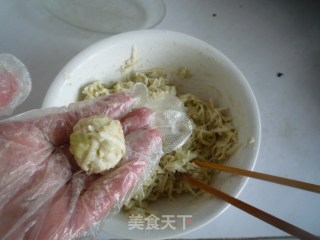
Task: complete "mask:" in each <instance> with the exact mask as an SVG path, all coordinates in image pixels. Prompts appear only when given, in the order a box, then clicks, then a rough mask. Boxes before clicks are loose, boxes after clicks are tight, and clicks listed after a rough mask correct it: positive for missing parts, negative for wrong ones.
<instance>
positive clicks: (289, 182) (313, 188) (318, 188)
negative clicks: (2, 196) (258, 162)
mask: <svg viewBox="0 0 320 240" xmlns="http://www.w3.org/2000/svg"><path fill="white" fill-rule="evenodd" d="M193 162H194V163H196V164H197V165H199V166H201V167H207V168H211V169H214V170H219V171H224V172H229V173H234V174H238V175H243V176H247V177H252V178H256V179H260V180H264V181H268V182H273V183H278V184H282V185H286V186H290V187H294V188H299V189H303V190H306V191H310V192H315V193H320V185H316V184H312V183H307V182H301V181H297V180H293V179H289V178H283V177H278V176H273V175H269V174H264V173H259V172H253V171H249V170H244V169H240V168H234V167H228V166H224V165H220V164H216V163H211V162H206V161H202V160H199V159H195V160H193Z"/></svg>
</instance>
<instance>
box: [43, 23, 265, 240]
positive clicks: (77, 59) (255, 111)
mask: <svg viewBox="0 0 320 240" xmlns="http://www.w3.org/2000/svg"><path fill="white" fill-rule="evenodd" d="M146 34H148V35H150V34H155V35H162V34H165V35H166V36H168V35H169V34H170V35H172V37H177V38H184V39H186V40H187V41H194V42H196V43H198V44H199V45H200V46H202V47H206V48H208V49H211V50H213V51H214V52H215V53H217V54H218V55H219V57H221V58H222V59H223V61H225V62H226V63H227V64H228V66H229V67H231V68H232V70H233V71H234V72H235V73H236V74H237V76H238V77H239V79H241V84H242V85H243V86H244V88H245V90H246V93H247V94H248V97H249V99H250V100H251V106H250V109H251V111H252V115H253V117H254V119H253V122H254V124H255V130H254V135H255V136H254V140H255V149H254V150H253V152H254V154H253V155H252V157H251V159H252V161H251V162H250V164H249V166H248V167H247V168H246V169H249V170H253V169H254V167H255V165H256V162H257V158H258V154H259V150H260V144H261V118H260V112H259V107H258V103H257V100H256V98H255V96H254V94H253V91H252V89H251V87H250V84H249V82H248V81H247V79H246V78H245V76H244V75H243V73H242V72H241V71H240V69H239V68H238V67H237V66H236V65H235V64H234V63H233V62H232V61H231V60H230V59H229V58H228V57H227V56H226V55H225V54H223V53H222V52H220V51H219V50H218V49H216V48H215V47H213V46H212V45H210V44H209V43H207V42H205V41H203V40H201V39H198V38H196V37H193V36H190V35H187V34H185V33H181V32H175V31H169V30H163V29H146V30H136V31H129V32H125V33H120V34H116V35H113V36H111V37H108V38H105V39H102V40H100V41H98V42H96V43H94V44H93V45H91V46H89V47H87V48H85V49H84V50H82V51H81V52H79V53H78V54H77V55H75V56H74V57H73V58H72V59H71V60H70V61H69V62H68V63H67V64H66V65H65V66H64V67H63V68H62V69H61V70H60V72H59V73H58V75H57V76H56V77H55V79H54V80H53V82H52V83H51V85H50V87H49V89H48V91H47V93H46V96H45V98H44V101H43V103H42V107H43V108H44V107H48V106H51V104H50V103H51V101H52V99H54V94H55V91H54V90H55V89H57V88H59V86H61V85H62V84H63V82H64V81H66V80H65V78H64V74H65V72H69V69H74V68H76V67H77V66H78V65H79V63H81V62H82V61H83V60H85V59H86V58H88V57H90V55H92V53H93V52H96V51H98V50H99V49H101V47H106V46H109V45H111V44H114V43H116V42H118V41H123V40H124V39H135V38H137V37H141V36H145V35H146ZM243 179H244V180H243V181H242V182H241V185H239V187H238V188H237V189H236V190H235V191H234V195H233V196H234V197H238V196H239V195H240V194H241V192H242V191H243V189H244V188H245V186H246V185H247V183H248V180H249V178H247V177H243ZM229 207H230V204H229V203H226V202H225V203H224V205H222V206H221V209H220V210H219V211H218V212H217V213H216V215H215V216H213V217H211V218H210V219H208V220H206V221H202V222H201V223H200V224H198V225H197V226H195V227H193V228H191V229H185V230H184V231H183V232H179V231H177V232H176V233H174V234H171V235H170V236H164V237H166V238H168V237H169V238H173V237H177V236H181V235H184V234H187V233H190V232H193V231H196V230H198V229H200V228H202V227H203V226H205V225H207V224H209V223H210V222H212V221H213V220H214V219H216V218H217V217H218V216H220V215H221V214H222V213H223V212H224V211H226V210H227V209H228V208H229ZM103 232H108V233H111V234H114V235H116V234H115V233H114V232H113V231H103ZM154 239H157V238H154Z"/></svg>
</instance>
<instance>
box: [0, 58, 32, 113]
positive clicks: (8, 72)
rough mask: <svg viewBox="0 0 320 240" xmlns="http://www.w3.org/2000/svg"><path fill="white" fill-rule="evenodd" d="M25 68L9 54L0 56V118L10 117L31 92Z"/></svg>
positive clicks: (29, 80)
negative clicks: (3, 116)
mask: <svg viewBox="0 0 320 240" xmlns="http://www.w3.org/2000/svg"><path fill="white" fill-rule="evenodd" d="M31 85H32V83H31V77H30V74H29V72H28V70H27V68H26V66H25V65H24V64H23V63H22V62H21V61H20V60H19V59H17V58H16V57H15V56H13V55H11V54H0V116H2V115H11V114H12V113H13V111H14V110H15V108H16V107H17V106H19V105H20V104H21V103H22V102H24V101H25V100H26V98H27V97H28V96H29V94H30V91H31Z"/></svg>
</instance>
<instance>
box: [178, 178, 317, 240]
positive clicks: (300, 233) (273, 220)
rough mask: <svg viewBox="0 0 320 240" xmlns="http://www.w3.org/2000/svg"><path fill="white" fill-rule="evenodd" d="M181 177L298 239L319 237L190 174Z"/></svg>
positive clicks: (311, 239)
mask: <svg viewBox="0 0 320 240" xmlns="http://www.w3.org/2000/svg"><path fill="white" fill-rule="evenodd" d="M181 176H182V178H183V179H185V180H186V181H188V182H190V183H192V184H194V185H195V186H197V187H199V188H201V189H203V190H205V191H206V192H209V193H211V194H213V195H215V196H216V197H218V198H220V199H222V200H224V201H226V202H228V203H230V204H232V205H233V206H235V207H237V208H239V209H241V210H243V211H245V212H247V213H249V214H251V215H253V216H255V217H257V218H259V219H261V220H262V221H264V222H267V223H269V224H270V225H273V226H275V227H277V228H279V229H281V230H283V231H285V232H287V233H289V234H291V235H292V236H295V237H298V238H300V239H310V240H313V239H318V240H319V239H320V238H318V237H317V236H315V235H313V234H311V233H308V232H306V231H304V230H303V229H301V228H298V227H296V226H294V225H292V224H290V223H288V222H285V221H283V220H281V219H279V218H277V217H275V216H273V215H270V214H269V213H266V212H264V211H262V210H260V209H258V208H256V207H254V206H252V205H249V204H247V203H245V202H243V201H241V200H239V199H237V198H234V197H231V196H230V195H228V194H226V193H223V192H221V191H219V190H217V189H215V188H213V187H210V186H208V185H207V184H205V183H203V182H201V181H199V180H197V179H194V178H192V177H191V176H190V175H188V174H181Z"/></svg>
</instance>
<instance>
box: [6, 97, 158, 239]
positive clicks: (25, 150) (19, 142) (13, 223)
mask: <svg viewBox="0 0 320 240" xmlns="http://www.w3.org/2000/svg"><path fill="white" fill-rule="evenodd" d="M134 101H135V98H134V97H133V95H131V94H130V93H124V92H123V93H119V94H114V95H110V96H108V97H104V98H101V99H99V100H94V101H84V102H79V103H75V104H72V105H71V106H69V107H68V108H58V109H55V108H54V109H49V110H36V111H34V112H32V113H29V114H25V115H22V116H17V117H15V118H13V119H11V120H10V119H9V120H7V121H4V122H0V239H41V240H42V239H59V240H61V239H74V238H77V237H78V236H80V235H81V234H83V233H84V232H85V231H87V230H88V228H90V226H92V224H94V223H96V222H98V221H99V220H100V219H101V218H102V217H103V216H104V215H106V214H107V213H108V212H109V211H110V210H111V209H112V207H114V206H115V205H117V206H121V205H122V204H123V201H125V200H126V198H128V196H129V195H130V193H131V191H132V190H133V189H134V188H135V186H136V184H137V183H138V182H139V180H141V179H140V178H141V177H142V176H143V175H144V174H146V172H148V169H149V170H150V168H149V167H150V166H151V165H155V164H157V162H158V160H159V158H160V157H161V153H162V151H161V146H162V141H161V136H160V132H159V131H158V130H156V129H151V127H150V121H151V120H152V117H153V114H152V112H151V111H150V110H149V109H146V108H141V109H137V110H133V111H131V108H132V106H133V105H134ZM98 114H99V115H101V114H102V115H106V116H108V117H111V118H114V119H120V121H121V123H122V126H123V129H124V132H125V135H126V137H125V141H126V149H127V153H126V157H124V159H122V160H121V163H120V164H119V165H120V166H118V167H116V168H114V169H110V170H109V171H108V172H107V173H104V174H101V175H100V174H99V175H91V176H87V175H86V174H85V173H83V172H81V171H80V169H79V168H78V166H77V165H76V163H75V160H74V159H73V157H72V155H71V154H70V152H69V150H68V149H69V146H68V141H69V136H70V134H71V133H72V128H73V126H74V125H75V124H76V123H77V122H78V120H80V119H81V118H84V117H88V116H91V115H98Z"/></svg>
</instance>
